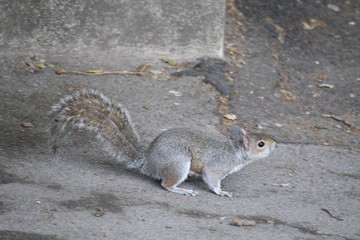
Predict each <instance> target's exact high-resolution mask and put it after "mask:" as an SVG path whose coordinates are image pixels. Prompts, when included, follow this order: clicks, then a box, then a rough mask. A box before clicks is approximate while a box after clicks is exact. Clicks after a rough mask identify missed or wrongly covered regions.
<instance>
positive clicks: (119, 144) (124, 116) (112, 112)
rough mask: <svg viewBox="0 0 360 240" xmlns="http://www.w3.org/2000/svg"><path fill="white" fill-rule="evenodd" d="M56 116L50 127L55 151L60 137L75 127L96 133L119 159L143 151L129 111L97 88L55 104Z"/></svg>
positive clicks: (108, 150) (51, 140)
mask: <svg viewBox="0 0 360 240" xmlns="http://www.w3.org/2000/svg"><path fill="white" fill-rule="evenodd" d="M52 110H53V111H54V112H55V114H56V117H55V119H54V123H53V125H52V127H51V129H50V143H51V145H52V149H53V152H54V153H55V152H56V148H57V147H58V146H59V141H60V140H61V138H62V137H63V136H65V135H67V134H70V133H71V132H73V131H74V130H76V129H85V130H87V131H89V132H94V133H95V134H96V138H97V139H98V140H99V141H100V143H101V144H102V147H103V148H104V150H105V151H106V152H107V153H109V154H110V155H111V156H113V157H115V158H117V159H120V158H122V157H123V155H125V156H126V157H128V159H127V160H134V159H135V158H137V157H139V156H138V154H140V153H141V146H140V138H139V135H138V134H137V132H136V130H135V128H134V124H133V122H132V121H131V119H130V115H129V113H128V111H127V110H126V109H125V108H124V107H123V106H122V105H121V104H115V103H113V102H112V100H111V99H109V98H107V97H105V96H104V95H103V94H101V93H100V92H99V91H97V90H91V89H86V90H80V91H77V92H75V93H73V94H72V95H69V96H66V97H65V98H63V99H61V100H60V102H59V103H57V104H56V105H54V106H53V107H52Z"/></svg>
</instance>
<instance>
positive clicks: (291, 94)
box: [280, 89, 296, 102]
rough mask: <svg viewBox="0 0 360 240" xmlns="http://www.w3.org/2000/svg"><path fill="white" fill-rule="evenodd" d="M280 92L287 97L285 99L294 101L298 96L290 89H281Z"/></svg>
mask: <svg viewBox="0 0 360 240" xmlns="http://www.w3.org/2000/svg"><path fill="white" fill-rule="evenodd" d="M280 93H281V95H282V96H283V98H284V99H285V101H288V102H293V101H295V100H296V96H295V95H294V94H293V93H292V92H290V91H286V90H283V89H280Z"/></svg>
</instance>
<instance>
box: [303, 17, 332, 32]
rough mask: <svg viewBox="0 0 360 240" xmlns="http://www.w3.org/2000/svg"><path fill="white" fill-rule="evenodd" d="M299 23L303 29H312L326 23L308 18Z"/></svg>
mask: <svg viewBox="0 0 360 240" xmlns="http://www.w3.org/2000/svg"><path fill="white" fill-rule="evenodd" d="M301 25H302V27H303V29H304V30H313V29H315V28H317V27H324V26H325V25H326V23H325V22H324V21H319V20H316V19H310V20H308V21H303V22H301Z"/></svg>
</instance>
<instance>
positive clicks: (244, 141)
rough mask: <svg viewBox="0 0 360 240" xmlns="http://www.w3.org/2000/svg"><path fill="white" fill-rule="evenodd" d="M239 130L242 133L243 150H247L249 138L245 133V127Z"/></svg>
mask: <svg viewBox="0 0 360 240" xmlns="http://www.w3.org/2000/svg"><path fill="white" fill-rule="evenodd" d="M240 132H241V134H242V139H243V146H244V150H245V151H249V149H250V139H249V136H248V135H247V132H246V131H245V129H243V128H240Z"/></svg>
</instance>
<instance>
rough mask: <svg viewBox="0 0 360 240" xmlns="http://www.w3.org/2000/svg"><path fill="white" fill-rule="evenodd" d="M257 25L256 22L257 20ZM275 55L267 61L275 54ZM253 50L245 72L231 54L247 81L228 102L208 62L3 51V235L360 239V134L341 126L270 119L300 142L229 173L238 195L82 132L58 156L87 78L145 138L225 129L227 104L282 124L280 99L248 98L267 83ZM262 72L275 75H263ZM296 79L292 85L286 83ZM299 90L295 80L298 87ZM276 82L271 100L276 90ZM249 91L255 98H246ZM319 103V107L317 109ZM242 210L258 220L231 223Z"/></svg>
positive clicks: (228, 182)
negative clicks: (254, 78) (51, 136)
mask: <svg viewBox="0 0 360 240" xmlns="http://www.w3.org/2000/svg"><path fill="white" fill-rule="evenodd" d="M255 22H256V21H254V20H251V19H250V20H249V22H247V24H249V25H248V26H250V25H251V24H254V23H255ZM228 24H229V23H228ZM229 31H230V30H229ZM251 33H253V32H251V31H250V32H247V34H248V35H247V34H244V35H242V37H244V38H245V39H248V40H249V42H250V43H251V44H255V43H254V42H251V41H250V40H251V39H253V38H254V37H255V36H254V35H251ZM238 36H239V35H238ZM276 36H277V35H276ZM240 37H241V36H240ZM228 42H229V40H228ZM258 47H259V48H258V49H261V47H262V45H258ZM259 54H261V53H259ZM263 56H264V59H265V60H266V57H267V55H266V54H263ZM251 59H254V58H251ZM251 59H245V61H246V62H247V64H248V65H245V66H242V67H241V68H239V69H236V67H235V68H234V66H233V63H232V60H233V58H231V56H229V55H228V59H227V61H228V62H230V65H229V66H230V67H229V69H232V70H234V69H235V70H234V71H232V72H234V73H233V76H235V77H234V79H235V80H234V81H235V82H233V83H231V82H230V85H231V87H232V91H233V93H232V96H231V100H230V101H229V102H227V101H226V100H224V96H221V95H220V93H218V91H217V90H216V89H215V88H214V87H213V86H212V85H210V84H206V83H204V81H203V80H204V78H205V79H206V77H207V76H206V73H204V74H201V73H199V72H200V71H199V70H198V69H199V65H196V63H189V64H188V65H186V66H178V67H180V68H175V69H174V68H171V67H169V65H168V64H166V63H164V62H162V61H160V60H144V59H128V58H126V59H121V58H120V59H119V58H116V59H115V58H106V57H101V58H100V57H93V58H91V57H88V58H75V57H66V56H63V57H49V56H37V57H31V56H10V55H9V56H1V59H0V67H1V73H0V83H1V85H0V102H1V105H0V112H1V114H0V126H1V128H0V135H1V138H0V239H6V240H10V239H11V240H13V239H15V240H17V239H29V240H48V239H49V240H50V239H63V240H72V239H74V240H75V239H76V240H78V239H194V238H197V239H274V240H275V239H276V240H279V239H280V240H281V239H284V240H285V239H286V240H287V239H294V240H300V239H302V240H305V239H320V240H321V239H324V240H325V239H326V240H328V239H330V240H344V239H345V240H350V239H351V240H355V239H360V227H359V223H360V184H359V181H360V175H359V169H360V161H359V158H360V150H359V148H358V147H357V146H358V145H357V144H356V143H357V142H358V141H357V142H356V139H359V135H356V134H357V133H356V132H355V135H352V134H349V135H346V134H343V135H340V136H341V137H342V138H344V139H346V143H347V144H344V145H343V146H342V145H341V144H336V142H335V143H334V144H332V142H331V141H330V144H328V145H324V144H323V143H322V142H317V141H315V140H316V139H315V140H314V138H312V135H310V136H309V138H307V137H302V138H300V139H298V138H297V137H296V136H297V135H296V134H295V135H292V133H288V134H286V133H287V131H288V129H290V127H289V126H290V125H291V124H290V123H288V122H291V123H293V126H295V123H296V122H293V121H287V118H286V116H283V117H281V118H280V119H281V120H282V122H281V124H283V125H285V126H286V128H285V129H284V130H282V129H281V128H280V129H276V128H275V127H274V126H280V125H274V126H272V125H270V126H269V125H266V124H263V126H265V128H264V129H263V130H260V129H257V131H265V132H270V133H272V134H273V135H275V136H276V137H278V138H280V139H282V140H299V141H298V144H279V147H278V148H277V149H276V150H275V152H274V153H273V154H272V155H271V156H270V157H268V158H267V159H264V160H260V161H257V162H255V163H253V164H250V165H248V166H246V167H245V168H244V169H242V170H241V171H239V172H237V173H235V174H232V175H230V176H228V177H227V178H226V179H224V180H223V182H222V187H223V189H224V190H226V191H232V192H235V194H234V196H233V197H232V198H227V197H219V196H217V195H215V194H213V193H212V192H210V191H208V189H207V187H206V185H205V184H204V183H203V182H202V181H201V179H196V178H190V179H189V180H188V181H186V182H185V183H184V184H183V185H184V186H186V187H188V188H192V189H195V190H196V191H199V195H198V196H196V197H186V196H182V195H178V194H174V193H169V192H167V191H165V190H164V189H162V188H161V186H160V183H159V182H158V181H155V180H153V179H150V178H148V177H145V176H142V175H140V174H139V173H137V172H136V171H132V170H131V171H130V170H127V169H126V168H125V167H124V166H123V164H121V163H117V162H116V161H115V160H113V159H112V158H110V157H108V156H107V155H106V154H104V153H103V152H102V151H101V150H100V147H99V146H98V145H97V143H96V141H95V140H94V139H93V138H92V137H91V136H89V135H87V134H86V133H82V132H79V133H77V134H74V135H72V136H70V137H69V138H66V139H64V141H63V142H62V145H61V147H60V148H59V149H58V152H57V154H56V155H55V156H54V155H52V154H51V151H50V149H49V147H48V144H47V137H48V133H47V129H48V127H49V125H50V123H51V121H52V118H51V116H50V115H49V109H50V107H51V105H53V104H54V103H55V102H56V101H58V100H59V99H60V98H61V97H62V96H64V95H65V94H68V93H70V92H72V91H74V90H75V89H78V88H85V87H87V88H96V89H99V90H101V91H102V92H103V93H104V94H105V95H107V96H109V97H111V98H112V99H114V100H115V101H119V102H122V103H123V104H124V105H125V106H127V108H128V109H129V112H130V114H131V115H132V117H133V119H134V121H135V123H136V127H137V129H138V132H139V134H140V136H141V137H142V139H143V141H144V143H145V144H148V143H149V142H150V141H151V140H152V139H153V138H154V137H156V136H157V134H159V133H160V132H162V131H163V130H165V129H169V128H172V127H190V128H194V129H201V130H203V131H205V132H207V133H209V134H216V135H222V131H223V129H224V128H225V127H226V126H228V125H231V122H229V121H224V119H223V117H222V115H223V114H224V113H236V115H237V116H238V119H237V124H238V125H240V126H242V125H243V123H242V118H244V119H245V120H244V122H245V123H246V124H245V125H247V122H248V121H250V119H249V117H248V116H252V115H256V114H257V113H259V112H260V113H261V114H260V113H259V117H258V119H255V120H254V123H249V124H250V125H251V126H250V127H249V128H250V129H252V130H253V131H255V128H257V127H258V124H257V123H261V122H263V121H261V120H262V118H263V117H264V116H263V115H262V114H264V115H265V116H267V119H269V118H270V120H269V121H270V122H274V123H278V119H279V116H278V115H277V114H276V112H274V108H271V106H267V108H263V109H262V110H261V111H260V110H259V108H258V106H259V105H257V104H256V103H257V101H255V100H254V101H252V100H251V96H247V94H251V93H250V91H253V92H255V94H257V93H258V90H259V89H258V88H257V86H253V87H252V88H251V84H250V85H248V84H247V82H244V78H241V77H244V76H247V75H246V74H250V75H251V71H250V70H251V69H253V68H255V67H256V66H258V65H257V64H256V61H254V62H251ZM255 60H256V59H255ZM194 61H195V60H194ZM239 63H240V62H239ZM142 64H151V67H150V68H148V69H147V70H146V71H145V72H144V74H143V75H142V76H138V75H131V76H123V75H99V76H91V75H78V74H71V73H65V74H62V75H57V74H55V73H54V70H60V69H65V70H67V71H70V70H76V71H84V70H89V69H92V70H98V69H102V70H104V71H120V70H128V71H134V70H135V69H137V68H138V67H139V66H141V65H142ZM36 65H39V66H41V67H44V68H42V69H37V67H36ZM193 66H197V67H193ZM201 66H203V65H200V68H201ZM329 66H330V67H331V65H329ZM187 68H188V69H191V68H193V69H194V68H195V69H197V71H198V74H188V75H186V74H184V75H182V76H180V77H174V75H171V73H174V72H177V71H182V70H183V69H187ZM203 69H205V70H204V71H211V68H203ZM209 69H210V70H209ZM352 70H353V68H351V71H352ZM238 71H240V72H238ZM241 71H245V72H242V74H243V75H239V74H240V73H241ZM299 71H300V70H299ZM329 71H330V70H329ZM345 72H346V71H345ZM329 73H331V71H330V72H329ZM261 74H267V73H266V72H265V73H261V72H260V73H259V75H258V76H261ZM195 75H196V76H195ZM178 76H179V75H178ZM204 76H205V77H204ZM226 76H228V75H226ZM267 76H269V79H270V80H269V81H275V82H276V79H278V75H274V76H273V75H270V74H268V75H267ZM228 83H229V82H228ZM295 83H296V80H294V81H293V82H291V84H289V83H288V82H285V86H293V85H296V84H295ZM292 84H293V85H292ZM356 86H357V85H356ZM356 86H355V87H356ZM241 87H245V88H246V89H247V90H249V91H244V90H243V89H242V88H241ZM339 88H341V87H339ZM339 88H335V89H334V90H336V89H339ZM296 89H297V88H295V87H294V89H292V88H289V87H288V88H287V90H288V91H290V92H292V93H295V92H296V91H295V90H296ZM342 89H343V88H342ZM262 90H264V89H262ZM264 91H265V90H264ZM276 91H278V89H275V90H273V92H272V93H271V94H272V95H265V98H266V97H268V96H269V99H271V98H272V96H273V95H274V94H275V93H276ZM234 94H235V95H234ZM339 96H341V94H340V95H339ZM241 97H243V98H246V99H247V101H243V103H242V102H241V101H240V100H241ZM257 98H258V96H257V97H256V99H257ZM340 100H341V99H340ZM300 101H301V100H300ZM356 101H358V96H357V98H356ZM241 103H242V104H243V105H241ZM270 103H271V101H270ZM240 105H241V106H245V107H246V111H244V110H242V109H240V107H238V106H240ZM310 106H312V105H310ZM316 106H318V105H315V107H313V108H312V109H311V111H314V112H316ZM281 109H286V108H285V107H284V108H281ZM356 110H358V109H357V108H355V113H356ZM294 112H295V111H294ZM274 113H275V114H274ZM327 113H328V112H327ZM319 114H321V112H320V111H319ZM272 116H274V119H275V120H272V119H271V117H272ZM315 116H317V115H315ZM254 118H255V117H254ZM256 121H258V122H256ZM355 123H356V122H355ZM252 124H253V125H252ZM279 124H280V123H279ZM266 126H269V127H268V128H266ZM294 129H296V128H294ZM321 133H322V132H321V131H320V133H319V134H321ZM299 134H300V136H303V135H301V132H300V133H299ZM328 134H329V133H326V134H324V136H328ZM320 138H321V137H320ZM354 139H355V140H354ZM300 140H301V141H300ZM301 142H304V143H306V144H301ZM353 143H355V144H353ZM352 144H353V145H354V146H352ZM234 218H237V219H241V220H252V221H254V222H252V224H250V225H251V226H241V227H238V226H233V225H232V224H231V222H232V220H233V219H234Z"/></svg>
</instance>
